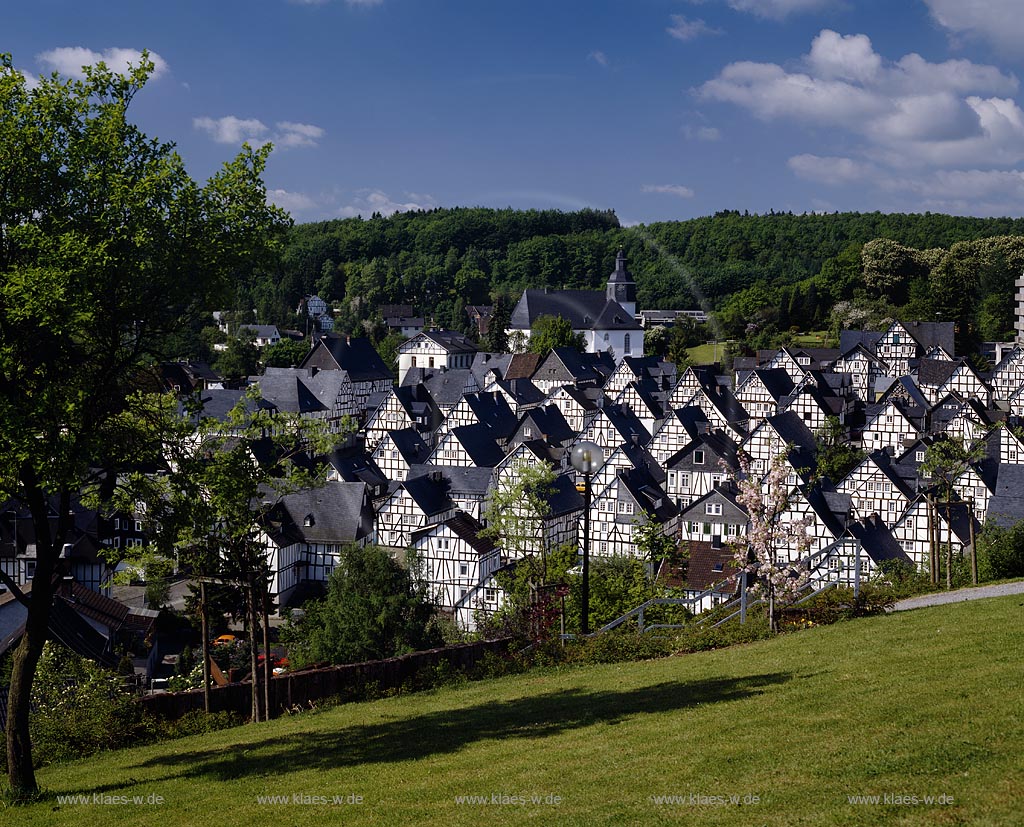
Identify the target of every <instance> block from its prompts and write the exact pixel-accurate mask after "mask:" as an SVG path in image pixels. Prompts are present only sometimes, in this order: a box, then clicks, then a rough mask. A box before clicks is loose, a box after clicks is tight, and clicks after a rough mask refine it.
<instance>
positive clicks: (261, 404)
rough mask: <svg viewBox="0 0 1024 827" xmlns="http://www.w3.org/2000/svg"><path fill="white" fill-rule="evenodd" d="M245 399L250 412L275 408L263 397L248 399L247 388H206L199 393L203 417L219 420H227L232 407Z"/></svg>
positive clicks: (182, 410)
mask: <svg viewBox="0 0 1024 827" xmlns="http://www.w3.org/2000/svg"><path fill="white" fill-rule="evenodd" d="M243 400H244V402H245V410H246V411H247V412H248V413H254V412H255V411H257V410H273V405H272V404H270V403H268V402H266V401H264V400H262V399H260V400H256V401H255V402H254V401H253V400H251V399H246V390H245V389H244V388H242V389H234V388H225V389H223V390H221V389H213V390H205V391H203V392H202V393H201V394H199V401H200V403H201V404H202V406H203V410H202V413H201V414H200V416H201V417H202V418H203V419H216V420H218V421H219V422H225V421H227V418H228V413H229V412H230V411H231V409H232V408H234V407H235V405H237V404H238V403H239V402H241V401H243ZM184 410H185V409H184V407H183V406H179V411H180V412H181V413H182V414H184Z"/></svg>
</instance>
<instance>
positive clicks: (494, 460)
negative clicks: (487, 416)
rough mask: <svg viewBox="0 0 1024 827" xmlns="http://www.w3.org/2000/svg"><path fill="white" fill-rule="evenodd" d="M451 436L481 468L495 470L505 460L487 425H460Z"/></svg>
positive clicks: (453, 430)
mask: <svg viewBox="0 0 1024 827" xmlns="http://www.w3.org/2000/svg"><path fill="white" fill-rule="evenodd" d="M451 434H452V437H453V438H455V439H457V440H458V441H459V444H460V445H462V447H463V448H464V449H465V451H466V453H467V454H469V458H470V459H471V460H472V462H473V464H474V465H476V466H477V467H479V468H493V467H494V466H495V465H498V464H499V463H500V462H501V461H502V460H503V459H504V458H505V454H504V453H503V452H502V450H501V448H499V447H498V444H497V443H496V442H495V441H494V432H493V431H492V430H491V429H490V428H489V427H488V426H487V425H484V424H482V423H477V424H476V425H460V426H459V427H458V428H452V430H451Z"/></svg>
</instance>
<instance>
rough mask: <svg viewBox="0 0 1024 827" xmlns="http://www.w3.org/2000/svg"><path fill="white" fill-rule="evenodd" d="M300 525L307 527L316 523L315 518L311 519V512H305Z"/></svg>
mask: <svg viewBox="0 0 1024 827" xmlns="http://www.w3.org/2000/svg"><path fill="white" fill-rule="evenodd" d="M302 525H303V526H305V527H306V528H309V527H310V526H313V525H316V520H314V519H313V515H312V514H307V515H306V518H305V519H304V520H303V521H302Z"/></svg>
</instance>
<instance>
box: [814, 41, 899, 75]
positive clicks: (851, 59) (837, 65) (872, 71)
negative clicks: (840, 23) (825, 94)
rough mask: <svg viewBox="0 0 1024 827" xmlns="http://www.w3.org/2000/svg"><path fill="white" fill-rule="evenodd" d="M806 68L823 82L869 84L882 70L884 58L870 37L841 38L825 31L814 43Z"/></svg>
mask: <svg viewBox="0 0 1024 827" xmlns="http://www.w3.org/2000/svg"><path fill="white" fill-rule="evenodd" d="M807 64H808V66H810V67H811V69H812V70H814V73H815V74H816V75H817V76H818V77H820V78H826V79H833V78H839V79H842V80H853V81H870V80H872V79H874V78H875V77H876V76H877V75H878V72H879V70H880V69H881V68H882V56H881V55H879V54H878V53H877V52H876V51H875V50H874V49H873V48H872V46H871V38H869V37H868V36H867V35H864V34H850V35H841V34H839V33H838V32H834V31H832V30H831V29H824V30H823V31H822V32H821V34H819V35H818V36H817V37H816V38H814V41H813V42H812V43H811V53H810V54H809V55H808V56H807Z"/></svg>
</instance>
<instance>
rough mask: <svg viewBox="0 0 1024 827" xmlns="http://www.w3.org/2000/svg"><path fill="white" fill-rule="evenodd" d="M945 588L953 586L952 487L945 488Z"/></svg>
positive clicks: (948, 588)
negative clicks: (946, 524)
mask: <svg viewBox="0 0 1024 827" xmlns="http://www.w3.org/2000/svg"><path fill="white" fill-rule="evenodd" d="M946 521H947V522H948V526H947V527H946V528H947V530H946V540H947V541H948V542H947V543H946V589H947V591H948V590H950V589H952V588H953V489H952V488H948V489H947V490H946Z"/></svg>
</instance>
